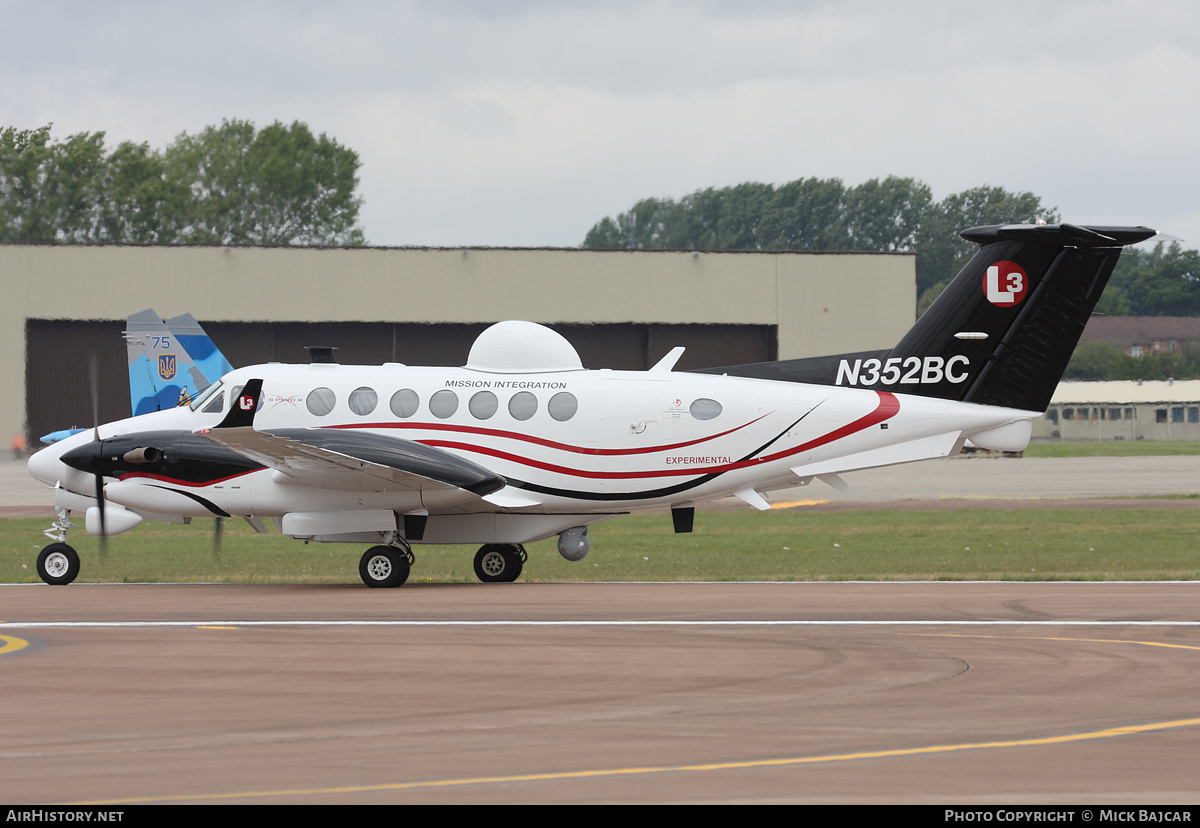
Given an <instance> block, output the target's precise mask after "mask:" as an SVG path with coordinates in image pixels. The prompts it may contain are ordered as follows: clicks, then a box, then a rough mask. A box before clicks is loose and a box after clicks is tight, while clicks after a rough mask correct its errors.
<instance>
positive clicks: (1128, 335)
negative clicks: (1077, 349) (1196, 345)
mask: <svg viewBox="0 0 1200 828" xmlns="http://www.w3.org/2000/svg"><path fill="white" fill-rule="evenodd" d="M1079 341H1080V342H1081V343H1083V342H1107V343H1109V344H1110V345H1115V346H1117V347H1118V348H1120V349H1121V350H1122V351H1124V352H1125V353H1126V354H1128V355H1129V356H1131V357H1140V356H1148V355H1150V354H1157V353H1161V352H1166V353H1171V352H1172V351H1177V350H1179V348H1181V347H1182V346H1183V345H1184V344H1185V343H1188V342H1200V317H1196V316H1093V317H1092V318H1091V319H1090V320H1088V323H1087V327H1086V328H1085V329H1084V331H1083V335H1082V336H1081V337H1080V338H1079Z"/></svg>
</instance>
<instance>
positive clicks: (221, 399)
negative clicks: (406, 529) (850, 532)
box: [30, 364, 1037, 542]
mask: <svg viewBox="0 0 1200 828" xmlns="http://www.w3.org/2000/svg"><path fill="white" fill-rule="evenodd" d="M255 377H257V378H261V379H262V380H263V387H262V400H261V403H260V405H259V408H258V412H257V414H256V417H255V421H254V427H255V429H256V430H260V431H271V430H273V429H289V428H320V429H348V430H355V431H363V432H369V433H373V434H378V435H382V436H389V437H392V438H399V439H402V440H409V441H415V442H418V443H422V444H424V445H427V446H433V447H437V448H439V449H443V450H445V451H448V452H450V453H452V454H455V455H458V456H460V457H463V458H465V459H467V460H470V461H472V462H474V463H476V464H478V465H480V466H483V467H485V468H487V469H489V470H491V471H492V472H494V473H495V474H497V475H499V476H501V477H503V478H504V480H505V481H506V482H507V484H508V486H507V487H506V489H505V492H509V493H512V496H510V497H509V498H508V500H507V502H505V501H504V500H503V499H501V501H500V502H501V503H503V504H504V505H500V506H498V505H496V502H492V501H488V500H485V499H481V498H479V497H476V496H474V495H470V494H469V493H466V492H461V491H458V492H419V491H372V490H370V487H369V486H367V487H363V486H358V487H356V488H355V489H354V490H347V489H346V488H342V487H339V485H338V484H337V483H335V482H331V483H330V484H329V485H328V486H325V485H311V480H308V481H306V482H305V483H298V482H297V481H295V480H292V479H289V477H288V476H287V475H285V474H282V473H281V472H278V471H275V470H273V469H271V468H268V467H265V466H264V465H262V464H260V463H257V462H255V461H253V460H249V459H246V460H245V461H244V462H243V463H242V464H241V466H240V467H239V466H238V464H237V463H236V462H235V463H233V464H232V465H231V464H230V463H229V462H228V460H229V457H228V450H224V451H226V453H227V454H226V456H225V457H224V459H223V460H222V462H219V463H217V462H213V463H209V464H206V463H205V462H204V460H203V458H195V460H194V462H192V461H189V462H188V463H187V464H186V466H173V467H172V469H185V470H184V471H178V472H177V473H176V472H174V471H173V472H172V473H171V474H162V473H153V472H140V471H134V472H131V473H126V474H122V475H120V478H119V480H112V479H110V480H109V481H108V484H109V485H108V486H107V497H108V499H109V500H110V501H113V502H115V503H118V504H121V505H124V506H127V507H129V508H130V509H133V510H137V511H140V512H142V513H145V514H147V516H149V517H152V518H153V517H155V516H160V515H168V514H170V515H181V516H187V517H195V516H214V515H221V514H222V513H224V514H228V515H235V516H236V515H242V516H260V517H281V516H283V515H286V514H288V513H291V512H312V511H338V510H372V509H376V510H391V511H393V512H395V513H396V514H397V515H404V514H407V513H413V512H423V513H426V514H428V515H430V516H444V518H447V519H449V518H451V517H457V518H462V519H463V520H466V518H467V516H471V515H474V516H476V517H475V518H474V519H473V520H466V523H464V524H463V525H462V526H461V527H460V529H461V531H448V532H440V533H439V531H437V528H438V526H448V521H447V520H440V521H439V520H436V519H435V520H434V521H433V523H432V524H431V525H432V526H433V527H434V529H435V531H434V532H433V533H432V534H431V536H430V537H429V538H428V539H427V541H432V542H438V541H439V540H441V539H447V540H448V541H453V542H459V541H462V540H463V539H464V538H466V539H469V540H481V541H487V540H490V539H492V538H493V537H494V536H495V535H494V532H493V530H491V529H489V528H488V527H489V526H494V525H495V521H489V520H487V519H483V518H482V516H484V515H487V514H504V515H514V516H515V515H529V516H534V515H557V514H561V515H571V516H582V515H589V514H590V515H594V516H596V518H597V519H602V517H603V516H606V515H612V514H616V513H621V512H628V511H632V510H641V509H662V508H664V507H678V506H680V505H693V504H699V503H704V502H707V501H712V500H715V499H719V498H724V497H727V496H729V495H731V494H738V493H747V492H761V491H763V490H767V489H776V488H782V487H786V486H791V485H797V484H800V483H803V482H807V481H808V480H809V479H811V478H812V477H820V476H823V475H830V474H837V473H840V472H845V471H852V470H854V469H858V468H866V467H870V466H877V465H887V464H891V463H897V462H907V461H910V460H919V459H925V458H928V457H936V456H943V455H945V454H948V453H949V452H950V451H951V450H952V449H953V448H954V447H955V446H956V445H958V444H959V443H960V441H961V439H962V438H963V437H964V436H970V435H972V434H975V433H982V432H988V431H990V430H995V429H997V428H1004V427H1010V426H1011V424H1013V423H1021V422H1025V423H1027V422H1028V421H1029V420H1030V419H1032V417H1034V416H1037V413H1036V412H1024V411H1016V410H1013V409H1005V408H996V407H991V406H979V405H972V404H968V403H957V402H951V401H946V400H940V399H936V398H928V397H918V396H910V395H905V394H893V393H888V392H879V391H869V390H859V389H853V388H838V387H832V386H820V385H804V384H798V383H790V382H772V381H768V380H758V379H744V378H736V377H726V376H713V375H706V374H690V373H678V372H672V371H666V370H662V371H641V372H630V371H610V370H600V371H593V370H582V369H580V370H567V371H550V372H539V373H521V374H517V373H492V372H487V371H479V370H472V369H469V368H431V367H408V366H403V365H397V364H389V365H382V366H348V365H326V364H314V365H278V364H271V365H258V366H251V367H248V368H242V369H238V370H236V371H233V372H231V373H229V374H227V375H226V376H225V377H223V378H222V380H221V381H220V382H219V383H218V384H217V385H216V386H215V387H213V388H212V389H211V390H210V391H209V392H208V393H206V394H203V395H201V396H200V397H199V398H198V399H197V400H196V401H195V402H194V403H193V404H192V406H190V407H181V408H176V409H172V410H167V411H162V412H157V413H152V414H147V415H143V416H140V417H135V418H131V419H127V420H122V421H119V422H114V423H110V424H107V425H104V426H101V427H100V430H99V435H100V437H101V439H105V440H106V439H108V438H110V437H114V436H117V435H127V434H138V433H142V432H164V431H174V430H178V431H181V432H187V433H190V434H195V433H201V434H202V433H203V432H204V431H205V430H206V429H211V428H212V427H213V426H215V425H216V424H217V423H219V422H220V421H221V420H222V418H223V417H224V416H225V414H226V412H227V411H228V409H229V407H230V405H232V404H233V399H234V398H235V397H236V395H237V391H238V390H239V387H240V386H243V385H245V383H246V382H248V381H249V380H250V379H251V378H255ZM93 439H94V438H93V435H92V433H91V432H90V431H88V432H84V433H81V434H78V435H75V436H74V437H71V438H69V439H67V440H64V441H62V442H61V443H58V444H55V445H54V446H51V447H49V448H47V449H44V450H43V451H42V452H39V453H38V454H37V455H35V456H34V458H33V459H31V461H30V471H31V473H32V474H33V475H34V476H35V477H37V478H38V479H40V480H43V481H44V482H46V483H48V484H51V485H53V484H54V483H55V482H56V481H60V482H61V484H62V487H63V488H64V489H66V490H67V491H68V492H73V493H74V494H75V495H76V496H84V497H89V496H90V495H91V492H92V491H94V481H93V480H92V478H91V476H90V475H87V474H83V473H81V472H78V471H75V470H72V469H68V468H66V467H65V466H64V465H63V464H62V463H61V461H59V460H58V457H60V456H61V454H62V453H64V452H66V451H68V450H70V449H71V448H73V447H75V446H79V445H82V444H84V443H86V442H88V441H90V440H93ZM189 439H191V438H189ZM193 442H194V440H193ZM751 497H753V495H751ZM63 499H64V500H70V498H69V497H66V495H65V494H64V498H63ZM744 499H745V498H744ZM72 502H75V503H76V506H75V508H78V507H79V506H78V501H77V500H76V501H72ZM748 502H749V501H748ZM460 522H461V521H460ZM507 522H508V523H509V524H512V523H513V521H512V520H511V519H507ZM567 522H568V524H569V520H568V521H567ZM582 522H590V521H582ZM467 524H471V525H473V527H474V528H467ZM531 525H532V524H531ZM538 526H539V527H540V528H539V529H538V531H537V534H538V535H540V536H548V535H550V534H553V533H555V532H557V531H562V529H560V528H558V524H557V522H554V521H550V522H547V521H541V522H540V523H538ZM562 528H566V527H562ZM476 534H479V535H480V536H479V537H475V535H476ZM516 534H517V535H521V536H525V535H526V534H527V533H526V532H523V531H519V532H517V533H516Z"/></svg>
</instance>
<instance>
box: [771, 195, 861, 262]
mask: <svg viewBox="0 0 1200 828" xmlns="http://www.w3.org/2000/svg"><path fill="white" fill-rule="evenodd" d="M845 197H846V188H845V187H844V186H843V185H842V182H841V179H838V178H830V179H820V178H800V179H797V180H796V181H790V182H788V183H787V184H784V185H783V186H781V187H779V188H778V189H776V190H775V191H774V193H772V195H771V199H770V201H769V202H768V203H767V204H766V206H765V208H764V215H763V217H762V219H761V220H760V221H759V225H758V235H759V244H760V249H763V250H845V249H848V248H849V247H850V238H849V236H848V234H847V232H846V223H845V216H844V214H845V210H846V203H845Z"/></svg>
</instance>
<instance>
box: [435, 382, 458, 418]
mask: <svg viewBox="0 0 1200 828" xmlns="http://www.w3.org/2000/svg"><path fill="white" fill-rule="evenodd" d="M455 411H458V395H457V394H455V393H454V392H453V391H447V390H446V389H444V388H443V389H442V390H441V391H438V392H437V393H436V394H434V395H433V396H432V397H430V398H429V413H430V414H432V415H433V416H435V417H437V418H438V419H440V420H444V419H446V418H447V417H452V416H454V412H455Z"/></svg>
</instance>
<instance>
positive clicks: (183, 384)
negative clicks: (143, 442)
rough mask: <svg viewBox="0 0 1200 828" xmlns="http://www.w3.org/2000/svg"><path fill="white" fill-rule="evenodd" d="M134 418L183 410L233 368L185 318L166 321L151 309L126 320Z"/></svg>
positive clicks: (201, 332)
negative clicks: (175, 409) (158, 412)
mask: <svg viewBox="0 0 1200 828" xmlns="http://www.w3.org/2000/svg"><path fill="white" fill-rule="evenodd" d="M125 343H126V350H127V353H128V356H129V402H130V408H131V409H132V412H133V415H134V416H135V417H136V416H138V415H140V414H146V413H148V412H151V411H162V410H163V409H166V408H174V407H175V406H178V405H186V404H188V403H189V402H191V401H192V399H193V398H194V397H195V396H196V394H197V393H199V392H200V391H202V390H203V389H205V388H207V387H208V386H209V385H211V384H212V383H213V382H215V381H216V380H217V379H219V378H220V377H221V376H222V375H224V374H225V373H227V372H229V371H232V370H233V366H231V365H230V364H229V361H228V360H227V359H225V356H224V354H222V353H221V352H220V351H219V350H218V349H217V347H216V345H214V344H213V341H212V339H210V338H209V336H208V334H206V333H205V332H204V329H203V328H202V327H200V324H199V323H198V322H197V321H196V320H195V319H194V318H193V317H192V315H191V314H190V313H186V314H183V315H182V316H176V317H174V318H172V319H170V320H168V321H166V322H163V320H162V319H160V318H159V317H158V314H157V313H155V312H154V310H153V309H147V310H144V311H142V312H141V313H135V314H132V315H131V316H130V317H129V318H128V319H127V320H126V326H125Z"/></svg>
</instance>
